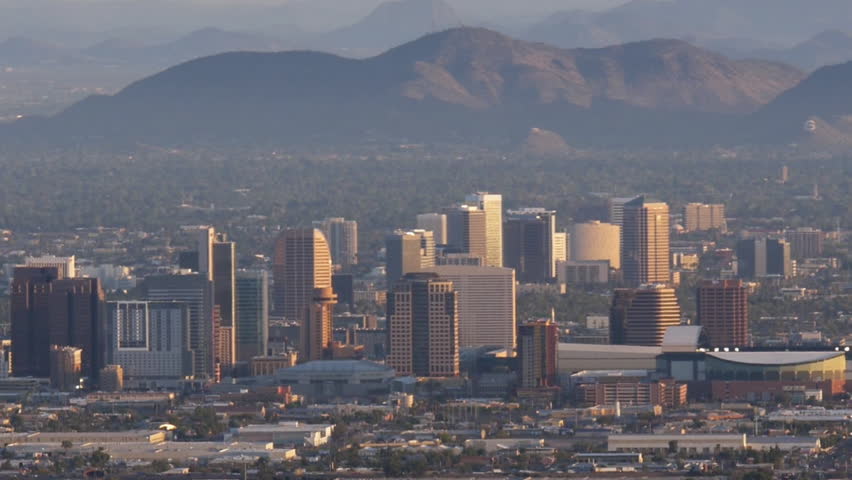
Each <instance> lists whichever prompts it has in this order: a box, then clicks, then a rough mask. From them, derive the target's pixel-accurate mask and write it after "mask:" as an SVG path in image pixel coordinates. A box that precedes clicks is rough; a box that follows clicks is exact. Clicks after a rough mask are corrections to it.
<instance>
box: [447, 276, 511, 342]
mask: <svg viewBox="0 0 852 480" xmlns="http://www.w3.org/2000/svg"><path fill="white" fill-rule="evenodd" d="M431 271H432V272H435V273H437V274H438V275H439V276H440V278H441V279H442V280H449V281H451V282H453V287H454V289H455V291H456V296H457V298H458V323H459V346H460V347H461V348H467V347H482V346H495V347H503V348H507V349H513V348H515V337H516V334H517V328H516V325H517V324H516V312H515V271H514V270H512V269H511V268H502V267H477V266H450V265H446V266H436V267H434V268H432V269H431Z"/></svg>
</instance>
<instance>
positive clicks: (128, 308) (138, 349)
mask: <svg viewBox="0 0 852 480" xmlns="http://www.w3.org/2000/svg"><path fill="white" fill-rule="evenodd" d="M107 315H108V318H109V341H108V360H109V363H110V364H112V365H118V366H120V367H121V368H122V370H123V377H124V378H126V379H127V381H128V383H129V384H132V385H133V386H134V387H145V388H154V387H156V386H165V385H174V384H175V383H176V382H178V381H180V380H181V379H183V378H186V377H188V376H191V375H193V373H194V372H193V368H192V367H193V365H192V362H193V355H192V353H193V352H192V351H191V349H190V347H189V336H188V333H189V330H190V327H189V323H190V308H189V306H188V305H187V304H186V303H180V302H156V301H151V302H147V301H122V302H108V303H107Z"/></svg>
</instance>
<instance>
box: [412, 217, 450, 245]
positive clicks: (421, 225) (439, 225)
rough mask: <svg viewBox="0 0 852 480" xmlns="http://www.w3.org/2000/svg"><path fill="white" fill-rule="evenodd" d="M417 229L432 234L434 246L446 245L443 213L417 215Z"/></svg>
mask: <svg viewBox="0 0 852 480" xmlns="http://www.w3.org/2000/svg"><path fill="white" fill-rule="evenodd" d="M417 229H418V230H426V231H428V232H432V234H433V235H434V236H435V244H436V245H446V244H447V216H446V215H444V214H443V213H421V214H420V215H417Z"/></svg>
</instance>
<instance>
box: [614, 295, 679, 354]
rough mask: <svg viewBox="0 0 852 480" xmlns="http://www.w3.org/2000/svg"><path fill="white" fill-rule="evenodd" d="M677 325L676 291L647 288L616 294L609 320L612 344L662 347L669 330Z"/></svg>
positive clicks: (677, 306)
mask: <svg viewBox="0 0 852 480" xmlns="http://www.w3.org/2000/svg"><path fill="white" fill-rule="evenodd" d="M677 325H680V306H679V305H678V302H677V296H675V291H674V289H673V288H669V287H666V286H665V285H643V286H642V287H639V288H634V289H626V288H625V289H617V290H615V292H614V296H613V300H612V308H611V310H610V316H609V326H610V340H611V341H612V343H614V344H617V345H636V346H659V345H662V343H663V337H664V336H665V333H666V330H668V328H669V327H674V326H677Z"/></svg>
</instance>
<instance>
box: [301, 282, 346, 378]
mask: <svg viewBox="0 0 852 480" xmlns="http://www.w3.org/2000/svg"><path fill="white" fill-rule="evenodd" d="M335 305H337V295H335V294H334V291H333V290H332V289H331V287H325V288H317V289H314V294H313V297H312V298H311V303H310V304H308V305H307V306H306V307H305V308H306V309H307V313H306V315H305V322H303V323H302V325H301V328H300V329H299V336H300V347H299V361H300V362H310V361H313V360H325V359H330V358H331V344H332V340H333V338H332V330H333V328H334V306H335Z"/></svg>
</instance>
